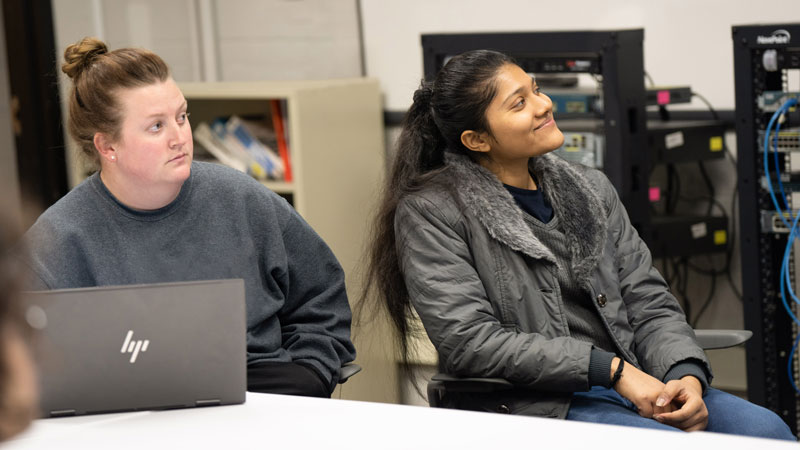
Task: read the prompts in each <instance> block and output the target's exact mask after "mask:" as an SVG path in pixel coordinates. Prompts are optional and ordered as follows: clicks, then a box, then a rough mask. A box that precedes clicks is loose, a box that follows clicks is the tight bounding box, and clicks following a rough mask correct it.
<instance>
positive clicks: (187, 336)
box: [23, 279, 247, 417]
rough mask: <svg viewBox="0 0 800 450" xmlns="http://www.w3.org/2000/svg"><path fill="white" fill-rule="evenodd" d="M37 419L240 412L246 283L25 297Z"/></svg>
mask: <svg viewBox="0 0 800 450" xmlns="http://www.w3.org/2000/svg"><path fill="white" fill-rule="evenodd" d="M23 300H24V302H25V303H24V305H25V308H26V310H25V311H26V319H27V320H28V322H29V323H30V324H31V325H32V326H33V327H34V328H38V332H37V334H38V335H37V338H36V344H35V347H34V353H35V355H36V359H37V362H38V366H39V383H40V397H41V413H42V416H43V417H60V416H72V415H81V414H96V413H109V412H120V411H136V410H151V409H171V408H186V407H195V406H211V405H227V404H237V403H244V400H245V390H246V386H247V369H246V366H247V361H246V358H247V349H246V324H245V320H246V318H245V296H244V281H243V280H241V279H234V280H214V281H192V282H181V283H159V284H141V285H129V286H110V287H94V288H80V289H60V290H52V291H40V292H26V293H24V294H23Z"/></svg>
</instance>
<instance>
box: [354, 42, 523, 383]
mask: <svg viewBox="0 0 800 450" xmlns="http://www.w3.org/2000/svg"><path fill="white" fill-rule="evenodd" d="M507 64H514V62H513V60H512V59H511V58H509V57H508V56H506V55H504V54H502V53H498V52H495V51H490V50H475V51H470V52H467V53H463V54H460V55H458V56H455V57H453V58H452V59H450V61H448V62H447V64H445V66H444V67H443V68H442V69H441V70H440V71H439V73H438V74H437V76H436V79H435V80H434V81H433V82H425V81H423V82H422V84H421V85H420V87H419V89H417V90H416V92H414V103H413V104H412V105H411V108H410V109H409V110H408V113H407V114H406V116H405V119H404V120H403V129H402V132H401V134H400V137H399V138H398V141H397V149H396V153H395V156H394V160H393V162H392V165H391V167H390V169H389V176H388V177H387V179H386V183H385V185H384V187H383V192H382V193H381V202H380V205H379V208H378V211H377V214H376V216H375V221H374V224H373V230H372V240H371V244H370V247H369V253H368V259H369V265H368V267H367V273H366V275H367V277H366V285H365V290H364V293H363V297H362V298H361V301H360V302H359V304H358V306H357V309H356V311H357V313H356V317H357V320H364V319H365V318H366V317H373V316H374V315H375V314H376V313H377V312H378V310H379V309H380V308H385V311H386V312H387V313H388V314H389V319H390V320H391V323H392V327H393V331H394V335H395V336H394V337H395V341H396V343H397V349H398V352H399V356H400V361H401V363H402V367H403V368H404V371H405V372H406V374H409V373H410V366H409V364H408V360H409V355H410V354H411V353H413V352H414V350H415V349H414V348H411V346H410V345H409V338H410V337H413V336H415V335H416V334H417V333H420V332H421V330H419V329H417V328H416V327H415V324H416V321H414V320H413V319H412V317H413V307H412V306H411V302H410V299H409V296H408V290H407V289H406V284H405V281H404V279H403V274H402V271H401V270H400V264H399V261H398V256H397V249H396V239H395V230H394V217H395V212H396V211H397V205H398V203H399V202H400V200H401V199H403V198H404V197H405V196H407V195H409V194H411V193H413V192H416V191H418V190H420V189H422V188H423V187H425V186H428V185H431V184H433V183H439V181H438V180H439V179H440V178H441V177H440V175H441V174H442V173H443V172H445V171H447V167H446V166H445V164H444V155H445V152H452V153H460V154H466V155H469V156H470V157H471V158H473V159H476V158H477V156H475V155H473V154H472V153H473V152H472V151H470V150H469V149H467V148H466V147H465V146H464V144H462V142H461V134H462V133H463V132H464V131H466V130H473V131H477V132H488V133H490V134H491V129H490V128H489V123H488V122H487V119H486V109H487V108H488V106H489V104H490V103H491V101H492V99H493V98H494V96H495V94H496V91H497V86H496V83H495V78H496V75H497V73H498V71H499V70H500V69H501V68H502V67H503V66H505V65H507ZM376 307H377V308H376Z"/></svg>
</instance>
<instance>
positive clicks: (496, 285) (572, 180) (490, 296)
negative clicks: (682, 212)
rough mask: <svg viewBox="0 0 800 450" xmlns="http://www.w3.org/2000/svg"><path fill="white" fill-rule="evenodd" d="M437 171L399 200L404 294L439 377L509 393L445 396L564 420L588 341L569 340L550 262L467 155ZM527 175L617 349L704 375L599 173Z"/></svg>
mask: <svg viewBox="0 0 800 450" xmlns="http://www.w3.org/2000/svg"><path fill="white" fill-rule="evenodd" d="M446 165H447V170H446V171H445V172H444V173H442V174H441V175H440V181H442V183H439V184H431V185H430V186H429V187H428V188H426V189H424V190H422V191H420V192H419V193H415V194H413V195H410V196H408V197H406V198H404V199H403V200H402V201H401V203H400V205H399V206H398V209H397V214H396V217H395V233H396V237H397V250H398V253H399V257H400V264H401V270H402V272H403V276H404V278H405V281H406V286H407V287H408V290H409V295H410V297H411V301H412V303H413V305H414V307H415V309H416V311H417V312H418V314H419V316H420V318H421V319H422V323H423V325H424V326H425V330H426V331H427V333H428V336H429V337H430V339H431V341H432V342H433V344H434V346H435V347H436V349H437V351H438V353H439V361H440V362H439V364H440V367H441V369H442V370H444V371H446V372H447V373H450V374H454V375H460V376H475V377H500V378H505V379H507V380H509V381H511V382H512V383H514V384H515V385H517V386H519V389H517V390H514V391H510V392H505V393H502V394H496V393H495V394H472V395H462V396H461V397H460V398H455V399H450V401H451V403H452V405H453V406H457V407H461V408H466V409H477V410H488V411H494V410H497V409H498V408H502V409H503V410H506V411H508V410H510V412H512V413H516V414H526V415H537V416H547V417H561V418H563V417H565V416H566V413H567V410H568V408H569V401H570V398H571V393H572V392H576V391H586V390H588V389H589V387H590V386H589V382H588V370H589V359H590V352H591V348H592V345H591V344H589V343H587V342H583V341H579V340H577V339H575V338H572V337H570V330H569V328H568V326H567V320H566V317H565V307H564V304H563V300H562V297H561V294H560V290H559V285H558V281H557V279H556V273H555V269H556V259H555V257H554V256H553V254H552V253H551V252H550V250H549V249H548V248H546V247H545V246H544V245H543V244H542V243H541V242H540V241H539V240H538V239H537V238H536V237H535V236H534V235H533V233H532V231H531V230H530V228H529V227H528V225H527V224H526V223H525V221H524V219H523V215H522V214H523V213H522V211H521V210H520V209H519V207H518V206H517V205H516V203H515V202H514V200H513V198H512V197H511V195H510V194H509V193H508V191H507V190H506V189H505V188H503V186H502V184H501V183H500V181H499V180H498V179H497V178H496V177H495V176H494V175H493V174H492V173H491V172H489V171H488V170H486V169H484V168H483V167H481V166H480V165H478V164H475V163H473V162H472V161H470V160H469V159H468V158H467V157H465V156H458V155H448V156H447V158H446ZM531 169H532V171H533V173H534V174H535V175H536V176H537V178H538V180H539V182H540V185H541V186H543V188H544V192H545V193H546V195H547V196H548V199H549V201H550V203H551V204H552V205H553V209H554V211H555V215H556V216H557V217H558V219H559V222H560V224H561V226H562V227H563V231H564V233H565V235H566V236H567V237H568V239H569V241H570V253H571V255H572V258H571V259H572V262H571V267H570V268H569V269H570V270H572V271H573V272H574V273H575V275H576V279H577V280H578V281H579V283H581V285H582V286H583V287H584V288H585V289H586V291H587V292H590V293H591V295H592V297H593V298H594V299H595V300H596V301H595V302H594V304H595V306H596V308H597V311H598V313H599V315H600V317H601V319H602V322H603V323H604V324H605V326H606V327H607V329H608V331H609V334H610V335H611V337H612V339H613V341H614V343H615V344H616V346H617V354H618V355H620V356H622V357H624V359H625V360H626V361H627V362H628V363H632V364H635V365H636V366H637V367H639V368H640V369H642V370H644V371H645V372H647V373H649V374H650V375H652V376H654V377H656V378H658V379H663V377H664V375H665V374H666V373H667V371H668V370H669V369H670V367H672V366H673V365H675V364H676V363H678V362H682V361H685V360H691V359H694V360H696V361H699V362H700V363H701V364H703V365H704V368H705V369H706V372H707V373H708V374H709V375H710V374H711V369H710V367H709V365H708V361H707V359H706V356H705V354H704V353H703V351H702V350H701V349H700V347H699V346H698V345H697V342H696V341H695V336H694V332H693V331H692V329H691V327H690V326H689V325H688V324H687V323H686V319H685V317H684V315H683V313H682V312H681V310H680V307H679V305H678V303H677V301H676V300H675V298H674V297H673V296H672V294H671V293H670V292H669V290H668V286H667V284H666V282H665V281H664V279H663V278H662V277H661V275H660V274H659V273H658V272H657V271H656V269H655V268H654V267H653V266H652V261H651V257H650V251H649V250H648V248H647V246H646V245H645V244H644V242H643V241H642V240H641V239H640V238H639V235H638V234H637V232H636V230H635V229H634V228H633V227H632V226H631V224H630V221H629V220H628V216H627V214H626V212H625V208H624V207H623V205H622V203H621V202H620V200H619V197H618V196H617V193H616V191H615V189H614V187H613V186H612V185H611V183H610V182H609V181H608V179H607V178H606V177H605V175H604V174H603V173H602V172H600V171H597V170H594V169H589V168H586V167H584V166H580V165H575V164H572V163H568V162H566V161H563V160H561V159H559V158H558V157H556V156H553V155H543V156H540V157H537V158H532V159H531ZM451 192H455V193H456V194H455V195H456V196H455V197H454V196H453V194H451ZM709 381H710V378H709Z"/></svg>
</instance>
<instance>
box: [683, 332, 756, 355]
mask: <svg viewBox="0 0 800 450" xmlns="http://www.w3.org/2000/svg"><path fill="white" fill-rule="evenodd" d="M694 334H695V336H697V343H698V344H700V348H702V349H703V350H714V349H717V348H728V347H734V346H737V345H740V344H743V343H745V342H746V341H747V340H748V339H750V337H751V336H753V332H752V331H750V330H694Z"/></svg>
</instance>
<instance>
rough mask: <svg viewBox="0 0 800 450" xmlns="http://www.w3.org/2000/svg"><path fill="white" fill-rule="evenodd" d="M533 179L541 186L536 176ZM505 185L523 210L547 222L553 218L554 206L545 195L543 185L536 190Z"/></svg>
mask: <svg viewBox="0 0 800 450" xmlns="http://www.w3.org/2000/svg"><path fill="white" fill-rule="evenodd" d="M533 181H534V182H535V183H536V185H537V186H539V182H538V181H537V180H536V178H535V177H534V179H533ZM503 187H505V188H506V190H507V191H508V192H509V193H510V194H511V196H512V197H514V201H516V202H517V205H519V207H520V208H522V210H523V211H525V212H526V213H528V214H530V215H532V216H533V217H535V218H537V219H538V220H539V221H540V222H542V223H547V222H550V219H552V218H553V207H552V206H551V205H550V202H548V201H547V198H546V197H545V196H544V193H543V192H542V189H541V186H539V189H536V190H531V189H521V188H518V187H514V186H509V185H507V184H504V185H503Z"/></svg>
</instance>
